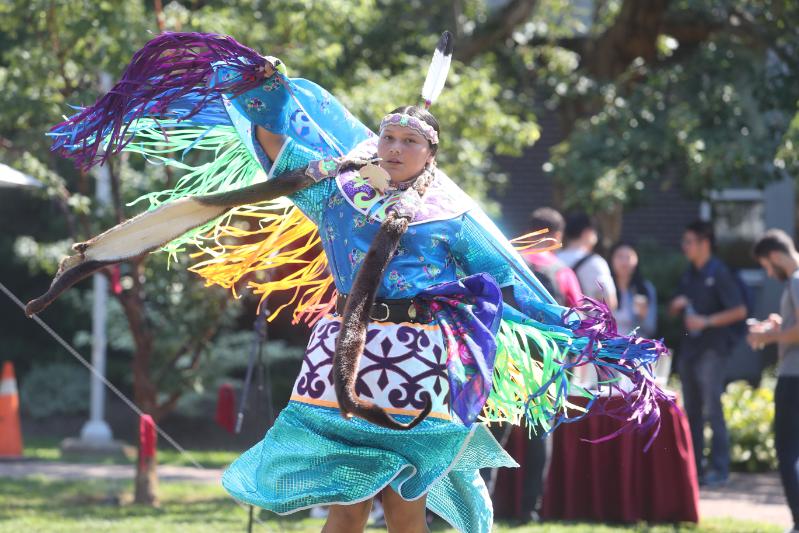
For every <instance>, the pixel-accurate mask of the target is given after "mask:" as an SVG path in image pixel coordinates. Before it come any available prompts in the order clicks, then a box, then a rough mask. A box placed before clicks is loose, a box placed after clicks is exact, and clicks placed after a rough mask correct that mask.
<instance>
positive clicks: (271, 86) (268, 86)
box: [263, 76, 280, 91]
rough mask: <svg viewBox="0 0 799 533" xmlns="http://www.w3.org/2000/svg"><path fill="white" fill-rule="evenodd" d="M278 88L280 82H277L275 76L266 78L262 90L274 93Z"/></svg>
mask: <svg viewBox="0 0 799 533" xmlns="http://www.w3.org/2000/svg"><path fill="white" fill-rule="evenodd" d="M279 87H280V80H278V79H277V77H276V76H272V77H270V78H267V79H266V81H265V82H264V84H263V88H264V90H265V91H274V90H276V89H278V88H279Z"/></svg>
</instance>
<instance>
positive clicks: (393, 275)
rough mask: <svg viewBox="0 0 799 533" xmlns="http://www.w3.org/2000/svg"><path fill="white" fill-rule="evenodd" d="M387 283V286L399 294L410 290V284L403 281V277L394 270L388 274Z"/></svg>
mask: <svg viewBox="0 0 799 533" xmlns="http://www.w3.org/2000/svg"><path fill="white" fill-rule="evenodd" d="M388 281H389V284H390V285H391V286H392V288H394V290H397V291H400V292H402V291H407V290H408V289H410V288H411V284H410V283H408V280H406V279H405V276H403V275H402V274H400V273H399V272H398V271H396V270H392V271H391V272H389V274H388Z"/></svg>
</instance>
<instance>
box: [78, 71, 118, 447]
mask: <svg viewBox="0 0 799 533" xmlns="http://www.w3.org/2000/svg"><path fill="white" fill-rule="evenodd" d="M111 82H112V80H111V75H110V74H108V73H107V72H101V73H100V87H101V89H102V91H103V92H108V91H109V90H111ZM95 176H96V178H97V186H96V189H95V198H96V199H97V207H98V211H99V212H102V211H104V210H105V208H106V207H107V206H109V205H111V173H110V172H109V170H108V167H105V166H102V167H100V168H99V169H98V170H97V172H96V174H95ZM93 282H94V285H93V287H94V295H93V302H92V365H94V367H95V368H96V369H97V372H98V373H99V374H101V375H103V376H105V357H106V345H107V344H108V340H107V338H106V319H107V315H108V280H107V279H106V277H105V276H104V275H102V274H95V275H94V276H93ZM89 401H90V403H89V421H88V422H86V423H85V424H84V425H83V428H82V429H81V431H80V438H81V440H82V441H84V442H86V443H88V444H92V445H102V444H108V443H110V442H112V440H113V438H112V435H111V428H110V427H109V425H108V424H107V423H106V421H105V387H104V386H103V383H102V381H101V380H100V378H98V377H97V376H95V375H94V374H92V377H91V390H90V400H89Z"/></svg>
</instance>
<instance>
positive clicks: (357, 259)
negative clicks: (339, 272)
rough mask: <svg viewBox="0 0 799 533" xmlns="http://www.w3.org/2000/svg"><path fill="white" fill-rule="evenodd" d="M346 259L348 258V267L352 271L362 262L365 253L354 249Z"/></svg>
mask: <svg viewBox="0 0 799 533" xmlns="http://www.w3.org/2000/svg"><path fill="white" fill-rule="evenodd" d="M347 257H349V259H350V265H352V268H353V269H354V268H355V267H356V266H358V265H360V264H361V263H362V262H363V258H364V257H366V253H365V252H363V251H361V250H358V249H356V248H353V249H352V251H351V252H350V253H349V254H348V256H347Z"/></svg>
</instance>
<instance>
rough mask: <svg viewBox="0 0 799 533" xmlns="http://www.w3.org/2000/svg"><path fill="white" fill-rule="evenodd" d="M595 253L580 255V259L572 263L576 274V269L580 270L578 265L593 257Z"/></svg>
mask: <svg viewBox="0 0 799 533" xmlns="http://www.w3.org/2000/svg"><path fill="white" fill-rule="evenodd" d="M595 255H596V254H595V253H593V252H591V253H590V254H587V255H585V256H583V257H581V258H580V260H579V261H577V262H576V263H574V266H573V267H572V270H574V273H575V274H577V271H578V270H580V267H581V266H583V265H584V264H586V263H587V262H588V260H589V259H591V258H592V257H594V256H595Z"/></svg>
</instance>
